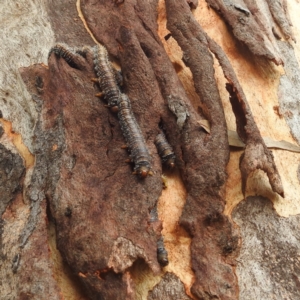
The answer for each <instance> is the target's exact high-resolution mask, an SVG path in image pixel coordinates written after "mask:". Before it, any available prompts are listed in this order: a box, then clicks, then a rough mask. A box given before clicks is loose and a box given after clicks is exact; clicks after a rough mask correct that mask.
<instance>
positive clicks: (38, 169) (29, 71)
mask: <svg viewBox="0 0 300 300" xmlns="http://www.w3.org/2000/svg"><path fill="white" fill-rule="evenodd" d="M235 2H238V3H235ZM45 3H46V4H47V5H46V7H47V15H48V17H49V21H50V23H51V26H52V28H53V30H54V33H55V34H54V36H55V38H56V40H57V41H59V42H65V43H67V44H68V45H70V46H74V47H80V48H81V47H82V46H91V45H93V43H94V42H93V39H94V41H97V42H98V43H101V44H103V45H104V46H105V47H106V48H107V50H108V52H109V54H110V56H111V59H112V60H113V61H114V63H115V64H118V65H119V66H120V68H121V70H122V75H123V81H124V86H123V87H122V89H123V91H124V92H125V93H126V94H127V95H128V96H129V98H130V100H131V106H132V110H133V113H134V115H135V118H136V119H137V122H138V124H139V126H140V128H141V132H142V134H143V136H144V139H145V141H146V144H147V146H148V148H149V150H150V154H151V160H152V172H153V176H148V177H147V178H145V179H140V178H138V177H137V176H135V175H132V174H131V173H132V170H133V167H132V165H130V164H126V163H125V160H126V159H127V158H128V153H127V152H126V150H124V149H121V146H122V145H123V144H124V143H125V141H124V137H123V135H122V131H121V128H120V124H119V121H118V116H117V114H114V113H112V112H111V111H110V110H108V109H107V108H106V107H105V106H104V104H105V102H104V101H102V100H99V99H98V98H97V97H96V96H95V94H96V93H97V92H99V89H98V85H96V84H94V83H93V82H92V81H91V78H93V77H95V70H94V65H93V58H92V56H91V53H87V54H86V56H78V57H77V61H76V65H71V66H70V64H68V63H67V62H66V61H65V60H64V59H62V58H60V57H57V56H56V55H55V54H54V53H52V54H51V55H50V57H49V60H48V61H47V65H46V64H41V63H40V64H32V65H31V66H29V67H26V68H21V69H20V73H21V77H22V79H23V81H24V83H25V85H26V87H27V90H28V92H29V93H30V95H31V100H28V101H30V103H31V104H30V107H35V112H34V114H32V115H33V119H34V120H35V121H34V131H33V132H31V129H32V128H33V126H32V127H30V128H31V129H30V130H28V132H30V133H29V134H27V136H26V139H25V140H26V141H27V143H29V142H28V141H31V142H30V147H29V148H30V150H31V151H32V153H33V155H34V158H31V160H30V159H29V157H30V155H29V154H28V153H27V152H24V151H23V150H20V149H23V148H20V144H22V141H21V142H17V141H16V138H15V133H14V132H13V130H12V129H11V130H9V129H8V127H7V124H8V123H7V122H8V121H6V120H5V119H9V114H8V112H9V111H10V110H9V109H8V108H5V110H4V118H5V119H2V118H1V124H2V127H0V175H1V177H0V180H1V185H0V192H1V201H0V212H1V231H0V233H1V237H0V255H1V282H3V283H1V288H3V289H4V290H5V294H4V297H5V298H3V299H24V300H25V299H44V298H47V299H137V300H138V299H246V298H247V295H249V293H251V291H249V290H248V289H247V288H245V286H247V282H248V280H250V279H249V278H251V280H253V281H255V280H254V279H255V276H256V273H255V270H250V271H249V272H248V270H249V268H250V269H251V266H250V264H251V259H252V257H251V258H249V257H248V256H247V255H248V254H247V251H249V248H250V247H251V245H249V243H250V242H251V241H250V242H249V240H251V239H250V237H251V236H252V235H253V234H257V236H258V240H259V241H261V242H262V243H263V244H264V245H263V247H262V248H261V249H260V248H259V251H260V250H261V252H260V253H259V255H260V257H263V259H264V262H265V264H263V265H261V269H262V270H263V271H264V272H269V273H268V274H270V276H271V278H272V280H271V281H269V282H268V283H269V285H268V288H269V289H270V290H272V291H273V292H274V293H275V296H274V299H278V298H276V297H281V296H282V297H297V293H298V292H297V288H296V287H297V285H298V279H297V278H298V277H299V276H298V275H299V270H298V264H295V265H293V263H292V262H291V260H290V259H289V258H287V257H285V258H282V259H281V258H278V259H276V261H275V262H274V261H273V260H272V259H271V257H272V256H269V252H270V251H271V250H270V245H271V244H272V243H274V244H276V249H275V250H274V251H273V254H274V255H275V257H277V256H281V255H282V253H283V252H284V251H289V253H290V255H291V257H293V259H296V257H297V253H298V250H299V249H298V248H297V239H298V237H297V235H296V234H295V236H291V239H293V243H292V249H287V248H286V247H285V246H284V245H283V244H282V242H283V240H282V239H279V238H276V235H277V231H276V230H275V231H274V232H273V231H272V233H271V236H272V237H274V240H273V239H272V238H270V239H268V238H267V237H264V236H263V230H262V229H261V227H259V225H257V226H258V227H256V228H252V227H251V222H250V221H251V220H252V219H255V220H256V223H257V224H260V222H262V223H263V221H262V218H263V216H262V215H260V216H257V217H256V215H259V214H261V212H262V211H263V212H266V213H265V214H264V216H265V217H266V218H268V219H269V220H270V222H272V224H273V226H274V227H276V228H278V227H280V226H281V224H284V226H285V227H286V228H287V229H285V230H284V231H283V233H282V234H284V233H285V232H287V231H289V230H290V228H292V227H293V224H295V222H296V219H297V218H295V220H292V221H286V222H285V221H284V220H283V219H282V218H280V217H278V216H276V214H275V213H274V211H273V210H272V208H271V204H270V202H268V200H266V199H264V198H259V197H256V198H247V200H246V201H244V202H243V203H241V204H240V206H239V207H238V208H237V209H236V210H235V212H234V215H233V216H234V220H235V221H236V222H237V224H238V225H239V226H240V228H241V230H240V231H239V230H238V229H237V226H236V225H235V224H234V223H233V222H232V220H231V218H230V216H228V215H227V214H226V213H225V212H224V210H225V196H226V195H225V184H226V180H227V173H226V168H227V164H228V161H229V157H230V148H229V145H228V137H227V125H226V118H225V114H224V109H223V105H222V100H221V95H220V91H219V90H220V87H219V86H218V81H217V80H216V76H217V75H216V73H215V67H216V66H215V65H214V59H215V58H216V59H217V60H218V62H219V64H220V66H221V68H222V72H223V73H224V77H225V79H226V89H227V91H228V93H229V96H227V97H228V98H229V100H230V103H231V107H232V111H233V113H234V115H235V118H236V128H237V132H238V134H239V136H240V138H241V140H242V141H243V142H244V143H245V144H246V149H245V152H244V153H243V154H242V156H241V160H240V170H241V181H242V191H243V193H244V194H246V186H247V179H248V178H249V177H250V178H251V176H253V173H254V171H256V170H257V169H261V170H263V171H264V172H265V173H266V174H267V176H268V179H269V182H270V185H271V188H272V190H273V192H274V193H277V194H278V195H281V196H283V195H284V191H283V185H282V181H281V178H280V175H279V172H278V169H277V167H276V165H275V162H274V157H273V155H272V153H271V152H270V150H269V149H268V148H267V147H266V145H265V144H264V141H263V139H262V137H261V135H260V132H259V129H258V126H257V125H256V123H255V118H254V117H253V115H252V113H251V109H250V106H249V104H248V101H247V98H246V95H245V93H244V91H243V89H242V87H241V84H240V83H239V81H238V77H237V75H236V74H235V71H234V69H233V67H232V65H231V63H230V61H229V59H228V58H227V56H226V54H225V53H224V52H223V50H222V48H221V47H220V46H219V45H218V44H217V43H216V42H215V41H214V40H213V39H212V38H210V37H209V36H208V35H207V34H206V33H205V31H204V30H203V29H202V27H201V26H200V24H199V23H198V22H197V21H196V18H195V17H194V15H193V13H192V11H191V9H192V10H194V9H196V8H197V5H198V1H183V0H166V1H165V6H166V16H165V19H166V21H167V28H168V30H169V32H168V34H167V35H165V36H164V39H163V40H161V36H160V35H159V34H158V31H159V28H158V25H157V18H158V15H157V7H158V4H159V3H158V1H155V0H153V1H146V0H145V1H144V0H138V1H136V0H125V1H92V0H81V1H78V3H77V10H76V6H75V3H74V2H73V1H67V2H64V3H62V2H60V1H58V0H55V1H51V3H50V2H45ZM207 3H208V4H209V5H210V6H211V7H213V8H214V9H215V10H216V11H217V12H219V13H221V15H222V16H223V18H224V19H225V20H226V22H227V23H228V24H229V26H230V27H231V29H232V32H233V34H234V35H235V37H236V38H237V39H238V40H239V41H241V42H242V43H244V45H243V46H241V45H240V44H239V46H240V47H241V49H244V50H245V49H246V48H248V50H249V53H250V52H251V53H252V54H253V55H254V56H255V55H257V56H259V57H260V58H259V59H260V60H261V61H265V60H266V59H267V60H271V61H273V62H275V64H278V65H279V64H283V58H282V51H283V50H282V49H285V50H286V51H289V53H290V56H291V57H292V58H293V59H294V60H292V61H293V62H294V64H293V63H291V65H292V66H291V67H290V69H291V70H292V69H293V68H294V70H299V67H298V66H296V62H295V61H296V59H295V58H294V57H293V56H292V53H291V52H292V51H291V49H288V46H286V44H285V43H286V42H283V41H282V42H280V43H282V45H281V44H280V43H278V42H277V38H278V37H280V33H278V32H277V31H276V30H277V29H276V28H275V27H274V26H273V27H272V26H271V27H270V24H272V23H270V22H267V21H266V22H265V19H264V18H263V16H262V13H261V12H260V10H259V9H258V5H257V4H256V2H255V1H246V0H245V1H234V2H232V3H231V2H229V1H218V0H216V1H211V0H207ZM265 5H266V6H267V7H268V9H269V11H270V16H272V18H273V19H274V20H275V22H276V23H277V24H278V26H279V28H280V30H281V31H282V34H283V36H284V38H286V39H294V36H293V34H292V32H291V29H290V25H291V21H290V19H289V17H288V12H287V7H286V2H285V1H275V2H274V3H273V2H272V1H266V2H265ZM77 13H79V17H81V18H82V19H83V20H84V22H85V23H84V22H82V21H80V18H79V17H78V15H77ZM273 22H274V21H273ZM274 28H275V29H274ZM87 29H88V30H89V33H88V32H87V31H86V30H87ZM249 32H250V34H249ZM169 39H170V40H171V41H174V42H175V41H176V43H177V44H176V47H177V48H178V46H179V47H180V49H181V51H182V53H183V54H182V61H183V62H184V64H185V66H184V65H183V64H182V66H181V65H180V64H179V63H176V64H175V63H174V62H173V63H172V62H171V60H170V58H169V56H171V55H170V53H168V54H167V51H166V43H167V41H168V40H169ZM164 40H165V41H164ZM280 45H281V46H280ZM249 53H248V52H247V51H246V55H250V54H249ZM286 62H287V64H288V63H290V62H291V60H290V59H286ZM181 63H182V62H181ZM265 63H266V65H268V64H269V62H265ZM269 66H270V65H269ZM186 67H187V68H188V69H189V70H190V72H191V78H192V80H193V86H194V90H195V91H194V92H195V93H194V94H195V99H196V105H195V102H194V101H192V100H191V98H190V97H189V96H188V94H187V91H186V90H185V88H184V85H183V84H182V82H181V80H180V79H179V76H180V74H179V73H180V72H181V70H182V69H186ZM269 68H271V67H269ZM286 76H287V77H286V78H285V79H286V80H290V81H292V80H294V82H297V79H295V78H292V76H291V75H290V74H289V73H288V74H287V75H286ZM283 85H284V84H283ZM294 96H295V93H294V94H293V96H292V97H291V99H294ZM7 97H8V95H7ZM26 97H27V98H29V97H28V95H27V96H26ZM283 101H284V100H283ZM291 102H292V101H290V104H289V105H291V106H292V103H291ZM1 117H2V116H1ZM26 118H27V117H26ZM199 119H206V120H208V121H209V123H210V127H211V131H210V133H207V132H206V131H204V130H203V129H202V128H201V127H200V126H199V123H198V121H199ZM27 123H28V122H27ZM27 123H26V122H25V123H24V124H27ZM26 126H27V125H26ZM26 128H27V127H26ZM161 129H163V131H164V132H165V133H166V137H167V139H168V142H169V143H170V144H171V146H172V147H173V149H174V152H175V155H176V166H177V170H176V172H178V173H176V172H175V175H170V178H171V177H172V176H175V177H176V176H177V175H176V174H180V175H179V176H178V179H177V180H178V182H179V180H180V179H179V178H180V177H181V178H182V180H183V183H184V186H185V189H186V202H185V204H184V207H183V211H182V214H181V216H180V219H179V223H178V224H177V225H176V229H175V235H176V234H177V236H180V234H182V233H183V232H184V234H185V236H186V237H187V238H189V239H191V243H190V248H189V249H188V251H189V252H190V262H189V264H190V270H191V271H190V272H191V273H192V276H193V277H192V280H191V281H190V282H189V283H186V281H185V278H184V275H181V276H179V275H177V273H176V272H177V271H176V272H175V270H176V268H175V267H173V261H172V259H173V258H174V255H173V252H172V251H170V253H169V254H170V269H168V267H166V268H163V267H162V266H161V265H159V262H158V260H157V241H159V240H161V238H162V229H163V228H162V223H161V221H159V220H156V219H155V222H153V220H152V217H151V212H152V211H153V210H155V209H156V207H157V206H158V201H159V198H160V197H161V195H162V194H163V183H162V180H161V177H162V175H163V173H166V174H170V172H169V171H166V170H165V169H163V168H162V166H161V161H160V158H159V155H158V153H157V149H156V147H155V139H156V137H157V134H158V133H159V132H160V130H161ZM294 135H295V136H296V134H294ZM31 137H32V139H31ZM26 153H27V154H26ZM29 161H30V162H29ZM33 164H34V165H33ZM295 176H296V175H295ZM166 182H167V181H166ZM178 185H179V183H178ZM269 190H270V191H271V189H269ZM270 193H271V192H270ZM278 197H279V196H278ZM251 200H253V201H252V202H251ZM248 212H250V214H249V215H248V214H247V213H248ZM243 219H244V220H245V222H244V223H243ZM249 224H250V225H249ZM263 224H265V223H263ZM266 230H267V229H266ZM12 232H15V234H14V235H12V234H11V233H12ZM240 232H241V235H240ZM241 241H242V243H243V244H242V248H241V249H242V252H241V254H240V246H241ZM166 243H167V244H168V241H167V240H166ZM169 243H170V242H169ZM170 244H171V243H170ZM56 247H57V249H58V250H59V252H57V249H56ZM257 251H258V250H257ZM266 251H267V252H266ZM276 255H277V256H276ZM238 257H239V258H241V259H242V260H245V261H246V262H247V265H246V264H245V265H246V267H245V268H244V269H243V266H242V264H238V265H237V261H238V260H236V259H237V258H238ZM282 265H285V268H284V270H281V271H279V269H280V268H281V267H280V266H282ZM172 268H173V269H172ZM245 269H246V272H248V277H244V275H243V274H245V273H243V272H244V270H245ZM60 270H63V272H62V273H61V271H60ZM166 270H167V272H166ZM169 270H171V271H169ZM236 270H237V271H236ZM174 273H176V275H175V274H174ZM178 273H179V274H180V272H178ZM145 274H147V275H145ZM149 274H151V275H149ZM278 274H279V275H278ZM151 276H152V277H151ZM281 276H284V283H283V284H280V285H279V284H277V283H275V282H276V281H277V280H278V279H279V278H280V277H281ZM4 278H8V279H9V280H8V279H6V280H4ZM149 278H152V279H151V280H152V281H151V283H150V280H149ZM245 278H246V279H245ZM253 278H254V279H253ZM263 278H264V277H263ZM147 280H149V281H148V282H147ZM238 280H239V281H238ZM264 280H266V279H265V278H264ZM145 282H146V284H145ZM182 282H183V283H184V284H183V283H182ZM251 282H252V281H251ZM145 286H146V287H145ZM142 289H144V290H145V291H142ZM282 289H283V290H284V292H283V291H282ZM253 295H256V296H257V295H259V296H260V297H261V299H267V298H266V297H267V296H268V292H267V291H266V290H263V289H260V290H259V291H255V292H253Z"/></svg>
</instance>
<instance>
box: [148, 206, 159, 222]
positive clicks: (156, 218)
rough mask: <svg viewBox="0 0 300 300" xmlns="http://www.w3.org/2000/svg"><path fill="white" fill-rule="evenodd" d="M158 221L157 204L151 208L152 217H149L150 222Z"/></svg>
mask: <svg viewBox="0 0 300 300" xmlns="http://www.w3.org/2000/svg"><path fill="white" fill-rule="evenodd" d="M156 221H158V213H157V207H156V206H155V207H154V208H152V209H151V211H150V218H149V222H150V223H154V222H156Z"/></svg>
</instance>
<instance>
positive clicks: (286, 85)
mask: <svg viewBox="0 0 300 300" xmlns="http://www.w3.org/2000/svg"><path fill="white" fill-rule="evenodd" d="M278 44H279V47H280V49H281V52H282V53H283V57H284V69H285V75H283V76H281V78H280V84H279V87H278V91H277V93H278V100H279V106H280V114H281V115H282V116H284V118H285V120H286V122H287V123H288V125H289V127H290V129H291V133H292V135H293V137H294V138H295V139H296V140H297V142H298V143H300V102H299V94H300V68H299V64H298V61H297V58H296V56H295V53H294V49H293V47H292V46H291V45H290V44H288V43H285V42H281V41H278Z"/></svg>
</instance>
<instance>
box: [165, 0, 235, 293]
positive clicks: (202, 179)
mask: <svg viewBox="0 0 300 300" xmlns="http://www.w3.org/2000/svg"><path fill="white" fill-rule="evenodd" d="M166 9H167V27H168V29H169V30H170V31H171V34H172V36H173V37H174V38H175V39H176V41H177V42H178V44H179V45H180V47H181V49H182V50H183V52H184V57H183V59H184V61H185V63H186V65H187V66H188V67H189V68H190V69H191V71H192V74H193V80H194V84H195V89H196V92H197V94H198V95H199V97H200V99H201V101H202V103H203V107H204V110H205V114H206V115H207V117H208V118H209V121H210V123H211V134H210V135H209V136H208V135H205V134H204V136H201V135H200V133H199V132H198V133H196V132H194V131H193V130H192V126H193V125H194V124H193V125H190V126H191V128H189V129H188V130H189V135H190V140H189V143H187V142H186V144H185V145H184V146H183V149H184V150H183V151H184V160H185V162H186V174H187V190H188V199H187V203H186V206H185V208H184V212H183V215H182V218H181V222H182V224H183V225H184V226H185V227H186V229H187V230H188V231H189V232H190V233H191V235H192V236H193V241H192V246H191V251H192V265H193V269H194V270H195V273H196V281H195V283H194V285H193V287H192V293H193V294H194V295H195V296H197V297H198V298H199V299H212V298H217V297H218V298H221V299H236V298H237V297H238V288H237V283H236V280H235V276H234V274H233V270H232V268H231V267H230V266H229V265H227V264H226V262H230V258H229V257H228V255H229V254H230V253H232V252H234V251H235V250H236V248H237V237H236V236H234V233H233V228H232V225H231V223H230V222H229V221H228V219H227V218H226V217H225V216H224V215H223V214H222V211H223V208H224V200H223V199H222V197H220V193H221V194H222V186H223V184H224V182H225V179H226V173H225V168H226V164H227V162H228V155H229V150H228V143H227V133H226V124H225V118H224V113H223V108H222V105H221V100H220V96H219V92H218V89H217V85H216V82H215V78H214V68H213V58H212V55H211V54H210V52H209V50H208V48H207V45H206V43H205V35H204V33H203V32H202V31H201V30H199V25H198V24H197V22H196V21H195V20H194V19H193V17H192V15H191V13H190V10H189V8H188V6H187V5H186V3H184V2H183V1H171V0H167V1H166ZM191 123H192V117H191ZM209 232H210V233H209ZM217 253H222V254H221V256H218V255H217ZM229 256H230V255H229ZM231 263H233V262H232V261H231Z"/></svg>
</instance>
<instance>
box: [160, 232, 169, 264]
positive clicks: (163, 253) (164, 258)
mask: <svg viewBox="0 0 300 300" xmlns="http://www.w3.org/2000/svg"><path fill="white" fill-rule="evenodd" d="M157 261H158V262H159V264H160V265H162V266H163V267H165V266H167V265H168V264H169V259H168V251H167V250H166V248H165V245H164V239H163V238H162V237H161V238H160V239H159V240H158V241H157Z"/></svg>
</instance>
